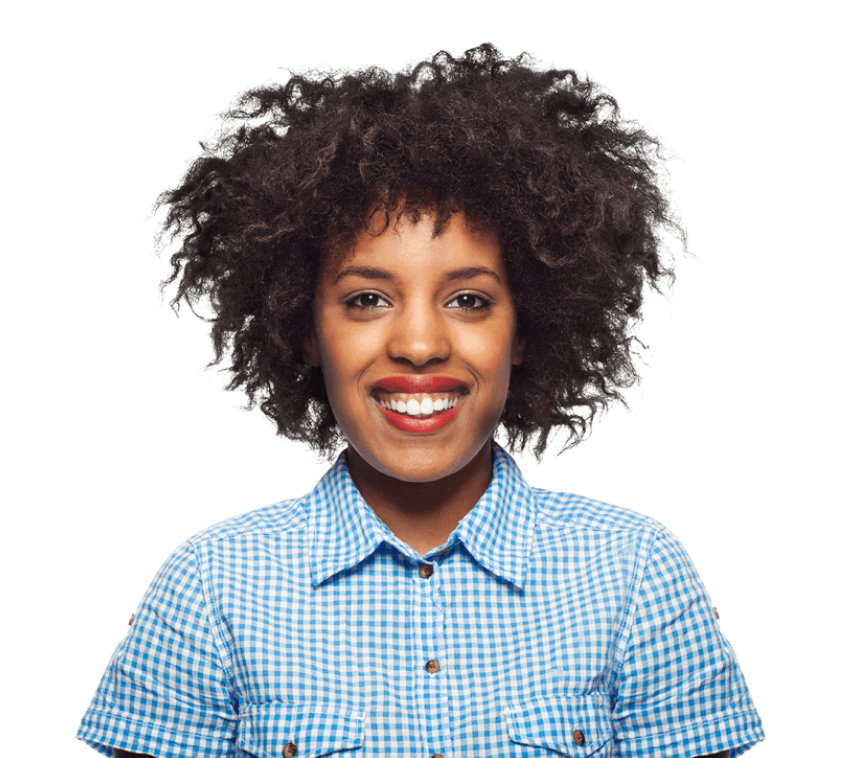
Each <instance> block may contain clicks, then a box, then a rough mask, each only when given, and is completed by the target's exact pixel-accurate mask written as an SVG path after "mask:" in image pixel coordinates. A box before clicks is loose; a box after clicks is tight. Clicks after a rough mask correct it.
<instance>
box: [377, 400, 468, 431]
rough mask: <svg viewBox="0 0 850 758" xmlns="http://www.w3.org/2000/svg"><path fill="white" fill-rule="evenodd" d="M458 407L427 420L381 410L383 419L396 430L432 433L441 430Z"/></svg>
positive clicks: (385, 409)
mask: <svg viewBox="0 0 850 758" xmlns="http://www.w3.org/2000/svg"><path fill="white" fill-rule="evenodd" d="M459 408H460V405H456V406H454V407H453V408H449V409H448V410H447V411H443V412H442V413H435V414H434V415H433V416H428V418H414V417H413V416H408V415H407V414H404V413H396V412H395V411H391V410H389V409H388V408H381V410H382V411H383V412H384V418H386V420H387V421H389V423H390V424H391V425H392V426H394V427H395V428H396V429H401V431H403V432H420V433H421V432H434V431H436V430H437V429H442V428H443V427H444V426H445V425H446V424H448V423H449V421H451V420H452V419H453V418H454V416H455V414H456V413H457V411H458V409H459Z"/></svg>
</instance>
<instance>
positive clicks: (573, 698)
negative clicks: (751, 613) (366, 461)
mask: <svg viewBox="0 0 850 758" xmlns="http://www.w3.org/2000/svg"><path fill="white" fill-rule="evenodd" d="M78 736H79V737H80V738H81V739H83V740H85V741H86V742H88V743H89V744H91V745H92V746H93V747H95V748H96V749H97V750H98V751H100V752H101V753H103V754H104V755H111V754H112V747H120V748H124V749H126V750H131V751H134V752H138V753H148V754H150V755H153V756H157V757H158V758H187V757H188V756H193V757H197V756H220V757H221V758H223V757H224V756H245V755H248V756H257V757H258V758H278V757H279V756H292V755H297V758H315V757H317V756H324V755H330V754H335V753H337V752H342V751H346V752H345V754H346V755H349V754H350V755H351V756H352V758H356V757H358V756H361V757H365V756H369V757H371V758H375V757H377V756H382V757H386V758H389V757H390V756H391V757H392V758H408V757H410V758H429V756H434V755H442V756H445V758H460V757H461V756H463V758H492V756H512V757H518V756H523V758H530V757H532V756H540V758H543V756H546V758H552V756H553V755H567V756H572V757H573V758H585V756H591V755H593V756H598V757H599V758H602V757H603V756H605V758H609V757H611V756H643V757H646V756H652V758H662V756H677V757H678V758H690V757H691V756H698V755H705V754H710V753H714V752H717V751H720V750H723V749H726V748H732V756H737V755H740V754H741V753H743V752H744V751H745V750H746V749H747V748H749V747H750V746H752V744H753V743H755V742H756V741H758V740H760V739H762V736H763V735H762V729H761V723H760V721H759V717H758V714H757V713H756V711H755V709H754V707H753V704H752V702H751V700H750V696H749V693H748V691H747V687H746V685H745V683H744V679H743V676H742V675H741V672H740V670H739V668H738V664H737V661H736V659H735V655H734V653H733V652H732V648H731V647H730V646H729V644H728V643H727V642H726V640H725V638H724V637H723V635H722V634H721V633H720V630H719V629H718V626H717V622H716V620H715V618H714V614H713V612H712V607H711V602H710V600H709V598H708V595H707V593H706V591H705V588H704V587H703V585H702V583H701V582H700V579H699V577H698V576H697V573H696V571H695V570H694V568H693V566H692V564H691V561H690V559H689V558H688V556H687V554H686V553H685V551H684V550H683V549H682V547H681V546H680V545H679V543H678V542H677V541H676V539H675V538H674V537H673V536H672V535H670V534H669V533H668V532H667V531H666V530H665V529H664V528H663V527H661V526H660V525H659V524H658V523H656V522H655V521H652V520H651V519H648V518H645V517H643V516H639V515H637V514H634V513H631V512H629V511H626V510H622V509H619V508H614V507H612V506H609V505H604V504H602V503H598V502H595V501H593V500H588V499H586V498H582V497H577V496H575V495H569V494H557V493H552V492H546V491H542V490H536V489H532V488H530V487H529V486H528V485H527V484H526V482H525V480H524V479H523V478H522V476H521V475H520V473H519V470H518V469H517V467H516V464H515V463H514V462H513V460H512V459H511V458H510V456H508V455H507V453H505V452H504V451H503V450H502V449H501V448H497V449H496V452H495V456H494V472H493V480H492V483H491V485H490V487H489V489H488V490H487V492H486V493H485V494H484V496H483V497H482V499H481V501H480V502H479V503H478V504H477V505H476V507H475V508H474V509H473V510H472V511H471V512H470V513H469V514H468V515H467V516H466V518H464V520H463V521H462V522H461V523H460V524H459V525H458V527H457V529H456V530H455V531H454V532H453V533H452V535H451V537H450V538H449V540H448V541H447V542H446V544H445V545H443V546H441V547H440V548H436V549H435V550H433V551H431V552H430V553H428V554H427V555H425V556H419V555H417V554H416V553H415V552H414V551H413V550H412V549H411V548H410V547H408V546H407V545H405V544H404V543H402V542H401V541H399V540H398V539H397V538H396V537H395V536H394V535H393V534H392V533H391V532H390V531H389V530H388V529H387V528H386V526H384V524H383V523H382V522H381V521H380V520H379V519H378V518H377V517H376V515H375V513H374V512H373V511H372V510H371V509H370V508H369V506H368V505H366V503H365V502H364V501H363V499H362V498H361V497H360V495H359V493H358V491H357V489H356V488H355V486H354V483H353V482H352V480H351V477H350V475H349V473H348V468H347V466H346V463H345V457H344V456H341V457H340V459H339V460H338V461H337V463H336V465H335V466H334V467H333V468H332V469H331V470H330V471H329V472H328V473H327V475H326V476H325V477H324V478H323V479H322V481H321V482H320V483H319V484H318V485H317V486H316V488H315V490H314V491H313V492H312V493H310V494H309V495H307V496H305V497H302V498H300V499H297V500H287V501H284V502H281V503H278V504H277V505H273V506H271V507H268V508H264V509H262V510H258V511H254V512H253V513H249V514H247V515H245V516H242V517H240V518H236V519H232V520H229V521H225V522H223V523H221V524H219V525H217V526H214V527H212V528H211V529H208V530H207V531H205V532H203V533H201V534H199V535H198V536H196V537H194V538H192V539H190V540H189V541H188V542H186V543H185V544H184V545H182V546H181V547H180V548H179V549H178V550H177V551H176V552H175V553H174V554H173V555H172V556H171V558H170V559H169V560H168V561H167V562H166V564H165V565H164V566H163V568H162V569H161V571H160V572H159V574H158V576H157V577H156V579H155V580H154V582H153V585H152V586H151V588H150V590H149V591H148V593H147V594H146V595H145V597H144V599H143V600H142V602H141V605H140V606H139V608H138V610H137V612H136V614H135V621H134V623H133V625H132V627H131V629H130V631H129V633H128V635H127V637H126V639H125V640H124V641H123V642H122V643H121V644H120V645H119V646H118V649H117V650H116V652H115V654H114V655H113V657H112V660H111V662H110V664H109V667H108V669H107V671H106V674H105V675H104V677H103V680H102V682H101V684H100V687H99V689H98V691H97V693H96V695H95V698H94V700H93V702H92V704H91V707H90V708H89V710H88V712H87V713H86V715H85V717H84V719H83V723H82V726H81V728H80V731H79V734H78ZM293 751H295V752H293Z"/></svg>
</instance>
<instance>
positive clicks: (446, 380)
mask: <svg viewBox="0 0 850 758" xmlns="http://www.w3.org/2000/svg"><path fill="white" fill-rule="evenodd" d="M463 386H464V383H463V382H462V381H461V380H460V379H455V378H454V377H451V376H432V375H424V376H423V375H414V374H409V375H406V376H388V377H386V378H384V379H381V380H380V381H378V382H376V383H375V388H376V389H382V390H384V391H386V392H406V393H410V394H415V393H417V392H428V393H431V392H451V391H452V390H454V389H457V388H458V387H463Z"/></svg>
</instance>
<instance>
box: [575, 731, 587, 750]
mask: <svg viewBox="0 0 850 758" xmlns="http://www.w3.org/2000/svg"><path fill="white" fill-rule="evenodd" d="M573 742H575V743H576V745H578V746H579V747H581V746H582V745H584V732H583V731H581V729H573Z"/></svg>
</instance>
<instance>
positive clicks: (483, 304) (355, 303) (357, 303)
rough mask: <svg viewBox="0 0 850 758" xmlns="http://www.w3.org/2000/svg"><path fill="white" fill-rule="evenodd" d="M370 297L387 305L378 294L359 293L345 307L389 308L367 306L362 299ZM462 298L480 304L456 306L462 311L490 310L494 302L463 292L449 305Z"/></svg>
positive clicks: (346, 302)
mask: <svg viewBox="0 0 850 758" xmlns="http://www.w3.org/2000/svg"><path fill="white" fill-rule="evenodd" d="M369 296H371V297H375V298H377V299H378V300H380V301H383V302H384V303H385V304H386V299H385V298H384V297H383V296H382V295H380V294H379V293H377V292H358V293H357V294H356V295H352V296H351V297H350V298H348V300H346V301H345V305H346V306H348V307H349V308H357V309H359V310H364V311H366V310H374V309H376V308H385V307H387V306H386V305H376V304H372V305H366V304H365V303H363V302H362V298H365V297H369ZM462 297H471V298H472V299H473V301H474V302H480V305H457V306H454V307H455V308H457V309H458V310H462V311H477V310H483V309H485V308H489V307H490V306H491V305H492V304H493V301H492V300H488V299H487V298H486V297H483V296H482V295H476V294H475V293H474V292H461V293H459V294H457V295H455V296H454V297H453V298H452V299H451V300H449V303H453V302H455V301H456V300H459V299H460V298H462ZM450 307H451V306H450Z"/></svg>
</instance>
